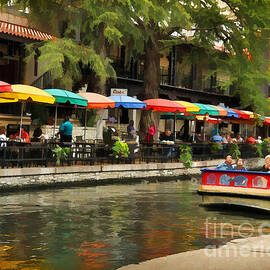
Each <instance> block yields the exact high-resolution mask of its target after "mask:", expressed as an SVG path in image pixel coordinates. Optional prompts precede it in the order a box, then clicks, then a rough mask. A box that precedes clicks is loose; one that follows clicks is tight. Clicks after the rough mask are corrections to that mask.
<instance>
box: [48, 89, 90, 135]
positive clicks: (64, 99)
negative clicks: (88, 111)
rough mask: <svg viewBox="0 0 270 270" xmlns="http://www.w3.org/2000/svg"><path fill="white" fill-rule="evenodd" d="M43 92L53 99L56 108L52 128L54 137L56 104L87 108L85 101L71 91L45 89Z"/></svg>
mask: <svg viewBox="0 0 270 270" xmlns="http://www.w3.org/2000/svg"><path fill="white" fill-rule="evenodd" d="M44 91H46V92H47V93H49V94H50V95H52V96H53V97H54V98H55V103H56V107H55V117H54V128H53V136H54V135H55V126H56V120H57V107H58V103H62V104H65V103H69V104H72V105H78V106H82V107H87V99H86V98H84V97H82V96H80V95H77V94H75V93H73V92H71V91H67V90H63V89H45V90H44Z"/></svg>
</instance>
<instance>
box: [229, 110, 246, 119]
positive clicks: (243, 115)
mask: <svg viewBox="0 0 270 270" xmlns="http://www.w3.org/2000/svg"><path fill="white" fill-rule="evenodd" d="M231 110H232V111H234V112H236V113H237V114H238V115H239V118H242V119H246V120H248V119H249V118H250V116H249V115H248V114H247V113H245V112H243V111H240V110H237V109H231Z"/></svg>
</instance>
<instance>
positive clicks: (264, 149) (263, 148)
mask: <svg viewBox="0 0 270 270" xmlns="http://www.w3.org/2000/svg"><path fill="white" fill-rule="evenodd" d="M254 147H255V149H256V152H255V153H256V154H257V155H258V157H264V156H266V155H268V154H269V153H270V148H269V142H268V139H267V138H265V139H264V140H263V142H262V143H256V144H255V145H254Z"/></svg>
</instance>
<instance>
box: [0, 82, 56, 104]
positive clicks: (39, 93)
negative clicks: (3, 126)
mask: <svg viewBox="0 0 270 270" xmlns="http://www.w3.org/2000/svg"><path fill="white" fill-rule="evenodd" d="M11 89H12V91H11V92H2V93H0V98H9V99H18V101H21V102H28V101H30V102H31V101H33V102H38V103H50V104H53V103H54V102H55V98H54V97H53V96H51V95H50V94H48V93H47V92H45V91H44V90H42V89H39V88H36V87H34V86H30V85H23V84H14V85H12V86H11Z"/></svg>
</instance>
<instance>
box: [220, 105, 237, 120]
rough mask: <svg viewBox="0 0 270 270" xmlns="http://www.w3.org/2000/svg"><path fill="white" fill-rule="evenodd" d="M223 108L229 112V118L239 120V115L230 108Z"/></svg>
mask: <svg viewBox="0 0 270 270" xmlns="http://www.w3.org/2000/svg"><path fill="white" fill-rule="evenodd" d="M222 108H223V109H225V110H226V111H227V112H228V114H227V117H234V118H239V115H238V113H236V112H234V111H233V110H231V109H229V108H225V107H222Z"/></svg>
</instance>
